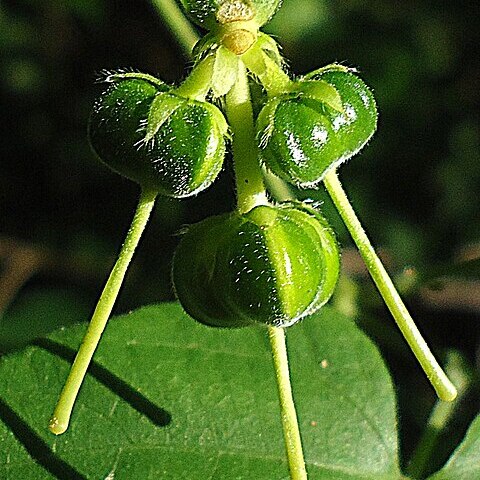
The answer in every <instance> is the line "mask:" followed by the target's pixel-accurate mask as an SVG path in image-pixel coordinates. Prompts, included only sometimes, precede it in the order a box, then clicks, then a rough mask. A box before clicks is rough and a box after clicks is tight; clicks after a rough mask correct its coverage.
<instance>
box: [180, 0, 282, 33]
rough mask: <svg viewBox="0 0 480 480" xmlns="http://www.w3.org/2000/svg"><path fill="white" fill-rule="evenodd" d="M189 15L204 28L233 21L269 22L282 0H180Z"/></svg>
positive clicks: (211, 27) (261, 23)
mask: <svg viewBox="0 0 480 480" xmlns="http://www.w3.org/2000/svg"><path fill="white" fill-rule="evenodd" d="M179 1H180V3H181V5H182V7H183V8H184V9H185V12H186V13H187V15H188V16H189V17H190V18H191V19H192V21H194V22H195V23H197V24H198V25H200V26H201V27H203V28H206V29H208V30H214V29H216V28H217V27H218V26H219V25H226V24H229V23H233V22H248V21H252V22H254V23H255V24H256V25H257V26H258V27H260V26H262V25H264V24H265V23H267V22H268V21H269V20H270V18H271V17H272V16H273V14H274V13H275V12H276V11H277V9H278V7H279V6H280V3H281V0H179Z"/></svg>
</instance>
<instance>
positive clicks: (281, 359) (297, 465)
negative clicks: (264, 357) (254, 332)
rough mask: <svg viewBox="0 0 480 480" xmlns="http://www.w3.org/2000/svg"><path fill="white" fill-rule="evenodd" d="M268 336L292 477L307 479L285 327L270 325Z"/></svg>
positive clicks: (294, 479) (293, 478) (293, 479)
mask: <svg viewBox="0 0 480 480" xmlns="http://www.w3.org/2000/svg"><path fill="white" fill-rule="evenodd" d="M268 336H269V338H270V345H271V346H272V354H273V364H274V367H275V375H276V377H277V385H278V396H279V398H280V409H281V415H282V426H283V435H284V438H285V447H286V450H287V458H288V466H289V468H290V478H291V479H292V480H306V478H307V471H306V469H305V460H304V458H303V450H302V440H301V438H300V430H299V427H298V419H297V413H296V411H295V403H294V401H293V395H292V385H291V383H290V372H289V371H288V356H287V345H286V341H285V331H284V329H283V328H277V327H268Z"/></svg>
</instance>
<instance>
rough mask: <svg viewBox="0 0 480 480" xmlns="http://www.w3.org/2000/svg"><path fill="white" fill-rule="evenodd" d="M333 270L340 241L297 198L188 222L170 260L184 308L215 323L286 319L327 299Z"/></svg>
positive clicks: (276, 322)
mask: <svg viewBox="0 0 480 480" xmlns="http://www.w3.org/2000/svg"><path fill="white" fill-rule="evenodd" d="M338 273H339V253H338V247H337V243H336V241H335V237H334V235H333V233H332V231H331V229H330V227H329V226H328V224H327V222H326V220H325V219H324V218H323V217H322V216H321V215H320V214H319V213H318V212H316V211H315V210H314V209H313V208H310V207H307V206H305V205H301V204H296V203H285V204H281V205H279V206H265V205H260V206H257V207H255V208H253V209H252V210H251V211H250V212H248V213H246V214H244V215H241V214H239V213H231V214H226V215H222V216H217V217H212V218H209V219H207V220H205V221H203V222H201V223H198V224H196V225H193V226H192V227H190V228H189V229H188V231H187V232H186V234H185V235H184V236H183V238H182V241H181V242H180V244H179V246H178V248H177V250H176V252H175V256H174V261H173V282H174V285H175V289H176V293H177V296H178V299H179V300H180V303H181V304H182V306H183V308H184V309H185V310H186V312H187V313H188V314H189V315H191V316H192V317H193V318H195V319H196V320H198V321H199V322H201V323H204V324H207V325H212V326H218V327H239V326H245V325H249V324H253V323H263V324H269V325H276V326H288V325H292V324H293V323H295V322H297V321H298V320H299V319H301V318H302V317H304V316H306V315H309V314H311V313H313V312H315V311H316V310H317V309H319V308H320V307H321V306H322V305H324V304H325V303H326V302H327V301H328V299H329V298H330V296H331V295H332V293H333V290H334V288H335V284H336V281H337V277H338Z"/></svg>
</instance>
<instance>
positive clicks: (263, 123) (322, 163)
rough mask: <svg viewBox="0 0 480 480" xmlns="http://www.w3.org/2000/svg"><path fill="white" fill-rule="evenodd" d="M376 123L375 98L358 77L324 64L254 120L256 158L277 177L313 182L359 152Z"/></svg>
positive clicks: (296, 181) (300, 183)
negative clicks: (256, 141) (256, 139)
mask: <svg viewBox="0 0 480 480" xmlns="http://www.w3.org/2000/svg"><path fill="white" fill-rule="evenodd" d="M376 125H377V109H376V105H375V100H374V98H373V95H372V93H371V91H370V90H369V89H368V87H367V86H366V85H365V84H364V83H363V81H362V80H360V79H359V78H358V77H357V76H355V75H353V74H352V73H351V72H350V71H348V70H347V69H345V68H343V67H340V66H335V65H334V66H331V67H330V68H328V67H327V68H325V69H323V70H320V71H319V72H318V73H316V74H314V75H311V76H310V77H308V76H307V77H306V78H305V79H303V80H300V81H299V82H297V83H296V85H295V88H294V91H293V92H291V93H288V94H285V95H283V96H281V97H276V98H273V99H272V100H270V101H269V102H268V103H267V104H266V105H265V107H264V108H263V110H262V112H261V113H260V115H259V118H258V124H257V128H258V132H259V133H258V136H259V141H260V147H261V155H262V160H263V162H264V164H265V166H266V167H267V168H269V169H270V170H272V171H273V172H274V173H275V174H277V175H278V176H280V177H282V178H283V179H285V180H287V181H289V182H291V183H294V184H297V185H299V186H302V187H310V186H314V185H315V184H316V183H318V182H319V181H321V180H322V179H323V177H324V175H325V173H326V172H327V171H328V170H329V169H331V168H333V167H336V166H338V165H340V164H341V163H343V162H344V161H346V160H348V159H349V158H351V157H352V156H353V155H355V154H356V153H357V152H359V151H360V149H361V148H362V147H363V146H364V145H365V144H366V143H367V142H368V140H369V139H370V138H371V136H372V135H373V133H374V132H375V129H376Z"/></svg>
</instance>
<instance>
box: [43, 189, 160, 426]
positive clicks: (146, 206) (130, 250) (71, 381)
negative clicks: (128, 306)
mask: <svg viewBox="0 0 480 480" xmlns="http://www.w3.org/2000/svg"><path fill="white" fill-rule="evenodd" d="M156 196H157V193H153V192H150V191H144V192H142V194H141V195H140V200H139V202H138V206H137V210H136V212H135V216H134V217H133V221H132V224H131V226H130V229H129V230H128V233H127V236H126V238H125V243H124V244H123V246H122V248H121V250H120V254H119V256H118V259H117V262H116V263H115V265H114V267H113V269H112V272H111V273H110V276H109V277H108V280H107V283H106V284H105V287H104V289H103V292H102V294H101V296H100V299H99V300H98V303H97V306H96V308H95V311H94V313H93V316H92V319H91V321H90V324H89V325H88V329H87V333H86V334H85V336H84V338H83V340H82V344H81V346H80V349H79V350H78V353H77V356H76V357H75V361H74V362H73V365H72V368H71V369H70V373H69V375H68V378H67V381H66V382H65V385H64V387H63V389H62V393H61V394H60V397H59V399H58V402H57V405H56V407H55V410H54V412H53V415H52V418H51V420H50V424H49V428H50V430H51V431H52V433H54V434H55V435H60V434H62V433H64V432H65V430H66V429H67V428H68V424H69V422H70V416H71V414H72V410H73V406H74V404H75V400H76V398H77V395H78V391H79V390H80V387H81V385H82V383H83V379H84V378H85V374H86V373H87V369H88V366H89V364H90V361H91V360H92V357H93V354H94V353H95V350H96V348H97V345H98V342H99V341H100V337H101V336H102V333H103V331H104V330H105V327H106V326H107V322H108V318H109V317H110V314H111V312H112V309H113V305H114V304H115V301H116V299H117V296H118V292H119V291H120V287H121V286H122V283H123V279H124V278H125V274H126V272H127V268H128V265H129V264H130V261H131V259H132V257H133V254H134V253H135V249H136V247H137V245H138V242H139V241H140V238H141V236H142V233H143V231H144V229H145V226H146V224H147V222H148V218H149V217H150V213H151V211H152V208H153V206H154V204H155V198H156Z"/></svg>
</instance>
